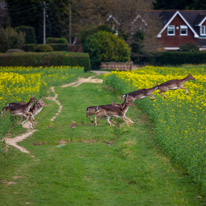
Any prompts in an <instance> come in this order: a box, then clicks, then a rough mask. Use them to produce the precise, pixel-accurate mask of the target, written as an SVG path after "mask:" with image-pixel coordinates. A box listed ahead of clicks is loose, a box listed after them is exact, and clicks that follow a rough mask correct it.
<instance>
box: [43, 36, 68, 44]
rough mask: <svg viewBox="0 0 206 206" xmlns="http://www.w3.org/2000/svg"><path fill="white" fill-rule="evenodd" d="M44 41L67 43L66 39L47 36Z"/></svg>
mask: <svg viewBox="0 0 206 206" xmlns="http://www.w3.org/2000/svg"><path fill="white" fill-rule="evenodd" d="M46 43H47V44H68V41H67V39H65V38H54V37H47V38H46Z"/></svg>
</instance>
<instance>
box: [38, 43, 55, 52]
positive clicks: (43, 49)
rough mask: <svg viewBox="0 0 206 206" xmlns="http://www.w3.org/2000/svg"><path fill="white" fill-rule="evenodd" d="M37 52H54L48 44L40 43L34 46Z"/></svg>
mask: <svg viewBox="0 0 206 206" xmlns="http://www.w3.org/2000/svg"><path fill="white" fill-rule="evenodd" d="M34 51H36V52H52V51H53V49H52V47H50V46H49V45H48V44H39V45H37V46H36V47H35V48H34Z"/></svg>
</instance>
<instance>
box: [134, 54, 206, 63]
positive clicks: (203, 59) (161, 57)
mask: <svg viewBox="0 0 206 206" xmlns="http://www.w3.org/2000/svg"><path fill="white" fill-rule="evenodd" d="M134 61H135V63H136V64H150V65H157V66H163V65H182V64H205V63H206V52H161V53H147V54H144V55H143V56H139V57H138V58H135V60H134Z"/></svg>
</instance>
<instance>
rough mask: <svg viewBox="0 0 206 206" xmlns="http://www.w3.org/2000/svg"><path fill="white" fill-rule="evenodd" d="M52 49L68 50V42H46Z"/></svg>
mask: <svg viewBox="0 0 206 206" xmlns="http://www.w3.org/2000/svg"><path fill="white" fill-rule="evenodd" d="M48 45H49V46H50V47H52V49H53V50H54V51H68V44H48Z"/></svg>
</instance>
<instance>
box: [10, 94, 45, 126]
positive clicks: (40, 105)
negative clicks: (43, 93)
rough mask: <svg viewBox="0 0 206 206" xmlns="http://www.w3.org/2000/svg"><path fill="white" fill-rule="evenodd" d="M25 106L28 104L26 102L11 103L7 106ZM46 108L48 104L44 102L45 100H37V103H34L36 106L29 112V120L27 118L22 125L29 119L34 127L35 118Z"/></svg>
mask: <svg viewBox="0 0 206 206" xmlns="http://www.w3.org/2000/svg"><path fill="white" fill-rule="evenodd" d="M25 104H26V103H25V102H18V103H15V102H13V103H9V104H8V105H7V106H18V105H25ZM44 106H46V103H45V102H44V101H43V98H41V99H40V100H37V99H36V101H35V102H34V104H33V105H32V107H31V108H30V110H29V112H31V114H30V115H29V118H28V117H26V119H25V120H24V121H23V122H22V124H23V123H25V122H26V121H27V120H28V119H29V120H30V122H31V127H33V121H34V117H35V116H36V115H37V114H39V113H40V112H41V110H42V108H43V107H44Z"/></svg>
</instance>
